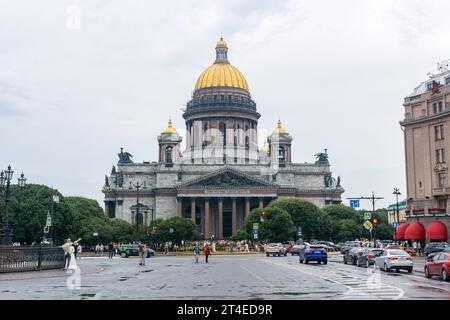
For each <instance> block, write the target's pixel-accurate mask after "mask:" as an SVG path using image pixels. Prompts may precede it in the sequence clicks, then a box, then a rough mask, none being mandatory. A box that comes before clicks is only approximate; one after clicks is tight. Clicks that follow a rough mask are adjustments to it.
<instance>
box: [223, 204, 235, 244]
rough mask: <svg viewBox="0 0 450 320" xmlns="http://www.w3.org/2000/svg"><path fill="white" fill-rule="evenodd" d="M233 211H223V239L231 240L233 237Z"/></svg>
mask: <svg viewBox="0 0 450 320" xmlns="http://www.w3.org/2000/svg"><path fill="white" fill-rule="evenodd" d="M232 232H233V231H232V224H231V211H227V210H224V211H223V237H224V238H230V237H231V236H232Z"/></svg>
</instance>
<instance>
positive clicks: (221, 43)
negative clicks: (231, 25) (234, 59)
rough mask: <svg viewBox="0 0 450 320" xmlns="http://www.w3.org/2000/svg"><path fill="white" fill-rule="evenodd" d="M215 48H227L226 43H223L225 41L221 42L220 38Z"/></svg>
mask: <svg viewBox="0 0 450 320" xmlns="http://www.w3.org/2000/svg"><path fill="white" fill-rule="evenodd" d="M217 47H224V48H228V46H227V43H226V42H225V40H223V38H222V37H220V40H219V41H217V45H216V48H217Z"/></svg>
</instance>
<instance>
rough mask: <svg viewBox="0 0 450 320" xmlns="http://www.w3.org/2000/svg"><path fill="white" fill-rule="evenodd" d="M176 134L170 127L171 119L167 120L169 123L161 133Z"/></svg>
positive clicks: (171, 126)
mask: <svg viewBox="0 0 450 320" xmlns="http://www.w3.org/2000/svg"><path fill="white" fill-rule="evenodd" d="M174 132H177V130H175V128H174V127H173V125H172V119H170V118H169V123H168V124H167V128H165V129H164V131H163V133H174Z"/></svg>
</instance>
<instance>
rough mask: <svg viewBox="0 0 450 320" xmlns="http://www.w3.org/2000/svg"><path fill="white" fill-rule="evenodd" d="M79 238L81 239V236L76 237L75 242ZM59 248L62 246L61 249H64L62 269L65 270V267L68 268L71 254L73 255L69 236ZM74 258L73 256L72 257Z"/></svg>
mask: <svg viewBox="0 0 450 320" xmlns="http://www.w3.org/2000/svg"><path fill="white" fill-rule="evenodd" d="M80 240H81V238H80V239H78V240H77V241H75V242H78V241H80ZM60 248H62V249H63V251H64V270H65V271H67V269H68V268H69V265H70V260H71V258H72V255H73V251H72V249H73V242H72V240H70V238H68V239H66V240H64V244H63V245H62V246H61V247H60ZM74 259H75V257H74Z"/></svg>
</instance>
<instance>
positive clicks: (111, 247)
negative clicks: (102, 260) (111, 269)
mask: <svg viewBox="0 0 450 320" xmlns="http://www.w3.org/2000/svg"><path fill="white" fill-rule="evenodd" d="M113 256H114V244H113V243H112V242H110V243H109V244H108V258H109V259H112V258H113Z"/></svg>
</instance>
